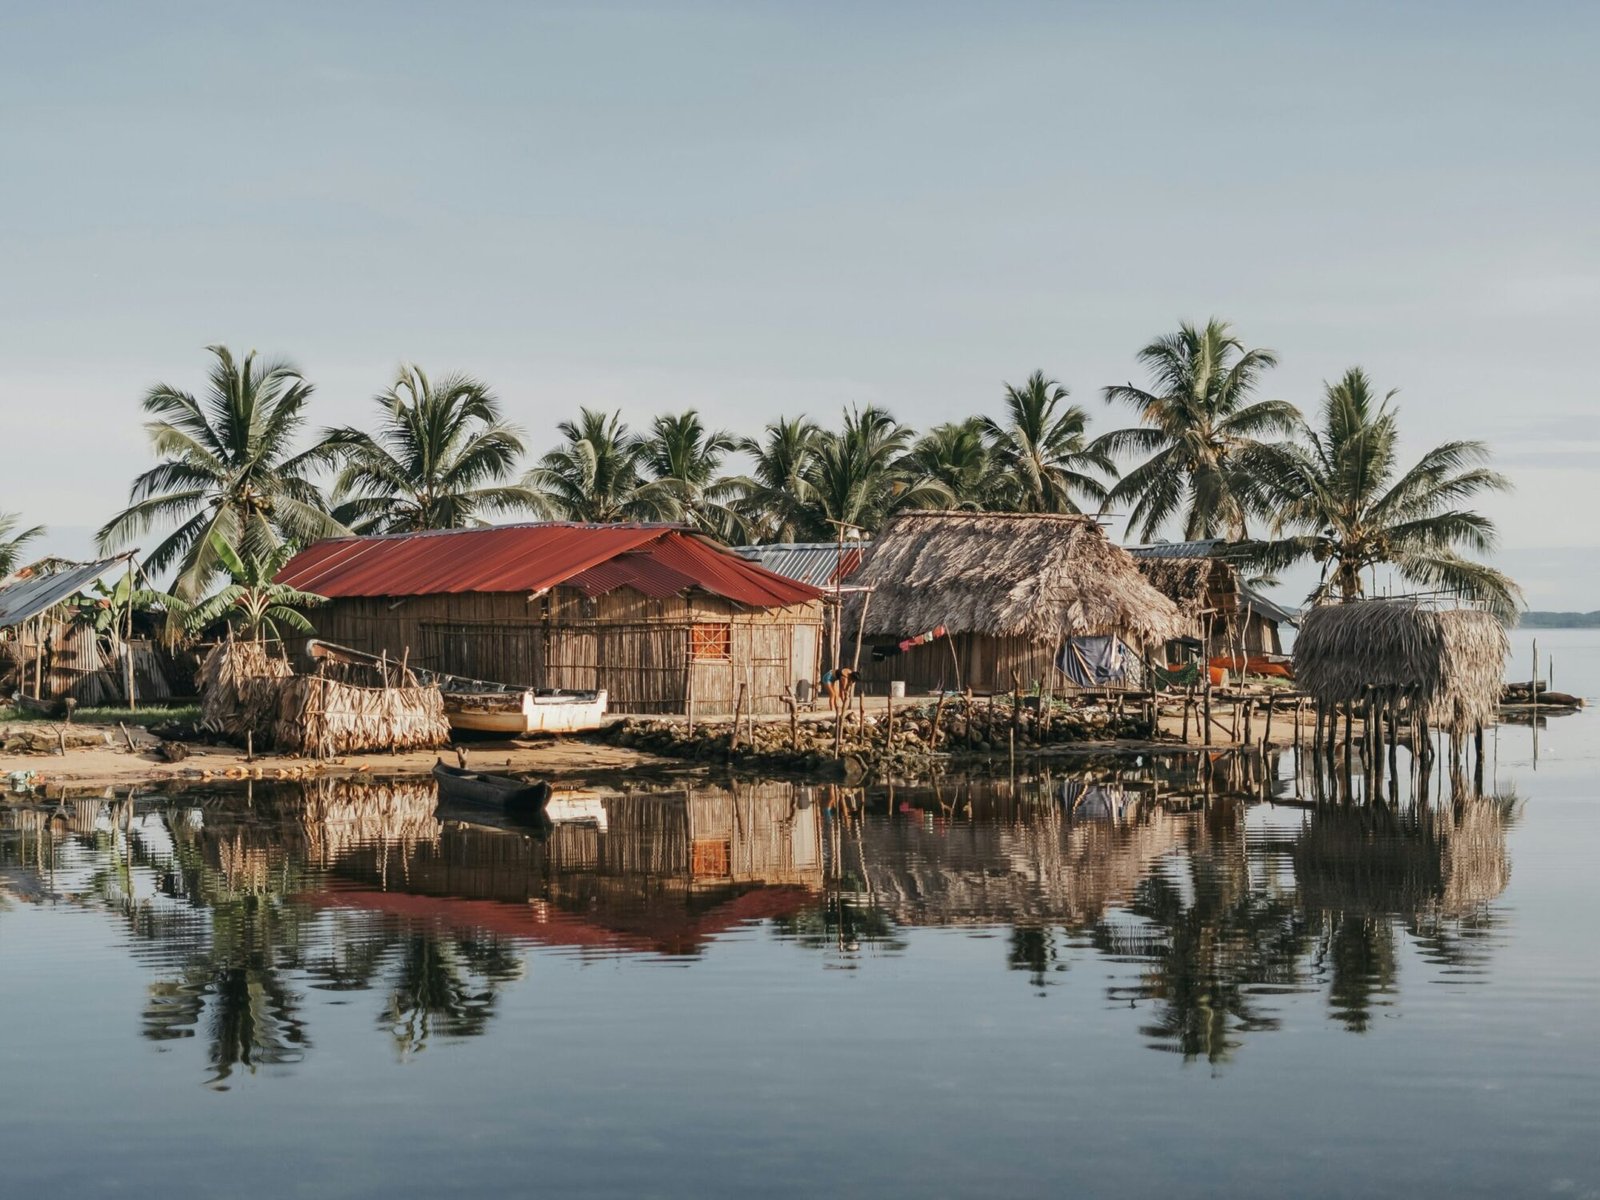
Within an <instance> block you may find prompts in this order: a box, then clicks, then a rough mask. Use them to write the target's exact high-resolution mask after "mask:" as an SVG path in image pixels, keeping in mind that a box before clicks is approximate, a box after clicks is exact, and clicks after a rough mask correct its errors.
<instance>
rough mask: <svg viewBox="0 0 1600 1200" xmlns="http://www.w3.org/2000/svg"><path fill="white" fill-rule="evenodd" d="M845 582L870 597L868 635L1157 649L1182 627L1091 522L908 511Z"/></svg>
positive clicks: (1121, 551)
mask: <svg viewBox="0 0 1600 1200" xmlns="http://www.w3.org/2000/svg"><path fill="white" fill-rule="evenodd" d="M851 583H852V584H857V585H866V586H868V587H870V588H871V589H872V601H871V603H870V604H867V605H866V606H865V608H866V619H865V625H864V628H863V632H864V633H865V634H866V635H867V636H869V637H883V636H895V635H899V634H902V633H904V632H906V631H915V630H922V629H932V628H933V627H935V626H937V625H943V626H944V627H945V628H946V629H947V630H949V631H950V632H951V633H952V634H987V635H992V636H996V637H1016V638H1024V639H1026V640H1028V641H1032V642H1040V643H1052V644H1053V643H1055V642H1057V641H1059V640H1060V639H1061V638H1063V637H1078V636H1084V635H1090V634H1113V633H1114V634H1122V635H1124V636H1132V637H1134V638H1138V639H1144V640H1149V641H1162V640H1165V639H1167V638H1171V637H1180V636H1182V635H1183V634H1184V633H1185V632H1186V629H1187V622H1186V621H1184V619H1183V616H1182V614H1181V613H1179V611H1178V609H1177V607H1176V606H1175V605H1174V604H1173V602H1172V601H1171V600H1169V599H1167V597H1165V596H1163V595H1162V594H1161V593H1160V592H1158V591H1157V590H1156V589H1155V588H1153V587H1151V586H1150V584H1149V583H1148V582H1147V581H1146V580H1145V578H1144V576H1143V575H1141V574H1140V573H1139V568H1138V567H1137V566H1136V565H1135V564H1134V561H1133V558H1132V557H1131V556H1130V555H1129V554H1128V552H1127V551H1126V550H1124V549H1122V547H1120V546H1118V545H1116V544H1115V543H1114V542H1112V541H1111V539H1109V538H1108V537H1106V535H1105V533H1104V531H1102V530H1101V528H1100V526H1099V525H1097V524H1096V523H1095V522H1094V519H1093V518H1091V517H1083V516H1056V515H1037V514H1031V513H1030V514H1019V513H967V512H917V513H905V514H903V515H901V516H899V517H896V518H895V519H894V520H892V521H891V522H890V523H889V525H888V526H887V527H886V528H885V529H884V531H883V533H882V534H881V535H880V536H879V538H878V540H877V542H875V543H874V544H873V547H872V551H871V553H870V554H869V555H868V556H867V561H866V563H865V564H864V565H863V566H862V568H861V570H860V571H859V572H858V573H857V574H856V575H855V576H854V577H853V578H852V579H851ZM858 611H859V610H858Z"/></svg>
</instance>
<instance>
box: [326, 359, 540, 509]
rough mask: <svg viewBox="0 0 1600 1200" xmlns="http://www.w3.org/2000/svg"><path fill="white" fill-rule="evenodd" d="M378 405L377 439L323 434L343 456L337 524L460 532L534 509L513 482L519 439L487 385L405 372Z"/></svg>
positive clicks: (356, 432) (346, 432) (349, 431)
mask: <svg viewBox="0 0 1600 1200" xmlns="http://www.w3.org/2000/svg"><path fill="white" fill-rule="evenodd" d="M377 404H378V408H379V410H380V414H381V415H380V417H379V427H378V433H377V436H376V437H374V436H372V435H370V434H368V433H366V432H364V431H363V430H360V429H353V428H344V429H334V430H329V431H327V433H326V434H325V435H324V437H325V441H326V442H327V444H329V445H331V446H336V447H338V448H339V449H340V451H341V453H342V454H343V456H344V469H343V470H342V471H341V472H340V475H339V479H338V482H337V485H336V487H335V500H336V501H338V505H337V507H336V508H335V509H334V516H335V518H337V519H338V520H340V521H342V522H344V523H345V524H346V525H349V526H350V527H351V528H352V529H355V530H357V531H359V532H362V533H404V532H413V531H417V530H423V529H462V528H465V527H467V526H469V525H476V524H481V523H482V518H483V516H484V515H485V514H488V513H504V512H513V511H515V510H517V509H520V508H528V507H531V506H532V504H533V497H532V495H531V494H530V493H529V492H528V491H527V489H526V488H522V487H516V486H511V485H509V484H508V482H507V481H508V480H509V479H510V477H511V473H512V471H513V470H515V468H516V464H517V459H518V458H519V457H520V456H521V454H522V449H523V447H522V438H521V436H520V435H519V433H518V431H517V430H516V429H515V428H513V427H512V426H510V425H508V424H506V422H505V421H504V420H503V419H502V417H501V412H500V402H499V401H498V400H497V399H495V397H494V395H493V393H491V392H490V391H489V388H488V387H487V386H486V385H485V384H483V383H481V382H479V381H478V380H476V379H473V378H471V377H469V376H466V375H448V376H446V377H445V378H443V379H441V380H439V381H438V382H437V383H434V382H433V381H431V380H430V379H429V378H428V376H427V375H426V374H424V373H423V371H422V368H420V367H415V366H411V367H405V368H403V369H402V370H401V372H400V375H399V378H397V379H396V380H395V383H394V386H392V387H391V388H390V389H389V390H388V391H387V392H385V393H384V394H383V395H381V396H379V397H378V398H377Z"/></svg>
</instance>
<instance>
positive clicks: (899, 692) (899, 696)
mask: <svg viewBox="0 0 1600 1200" xmlns="http://www.w3.org/2000/svg"><path fill="white" fill-rule="evenodd" d="M889 698H890V699H892V700H904V699H905V698H906V681H905V680H904V679H891V680H890V681H889Z"/></svg>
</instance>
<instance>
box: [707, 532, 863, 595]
mask: <svg viewBox="0 0 1600 1200" xmlns="http://www.w3.org/2000/svg"><path fill="white" fill-rule="evenodd" d="M734 553H736V554H740V555H742V556H743V557H745V558H747V559H749V560H750V561H751V562H753V563H760V564H761V565H762V566H763V567H765V568H766V569H767V570H769V571H775V572H777V573H778V574H779V575H785V576H787V577H788V578H790V579H798V580H799V581H800V582H801V583H809V584H810V585H811V586H812V587H815V588H830V587H832V586H833V585H834V583H835V582H842V581H843V580H845V579H848V578H850V576H851V575H853V574H855V572H856V571H857V570H858V569H859V568H860V566H861V560H862V558H863V557H864V556H865V553H866V547H865V546H864V545H862V544H860V543H856V544H853V545H847V546H846V547H845V548H844V558H843V559H842V560H841V559H840V557H839V544H838V543H837V542H774V543H772V544H771V545H768V546H735V547H734ZM836 576H837V577H838V578H837V579H836V578H835V577H836Z"/></svg>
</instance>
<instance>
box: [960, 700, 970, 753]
mask: <svg viewBox="0 0 1600 1200" xmlns="http://www.w3.org/2000/svg"><path fill="white" fill-rule="evenodd" d="M961 699H962V706H961V707H962V718H963V721H964V723H965V724H964V727H963V729H962V731H961V732H962V740H963V741H965V742H966V748H967V749H968V750H971V749H972V689H971V688H970V687H969V688H967V689H966V691H965V692H963V693H962V697H961Z"/></svg>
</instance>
